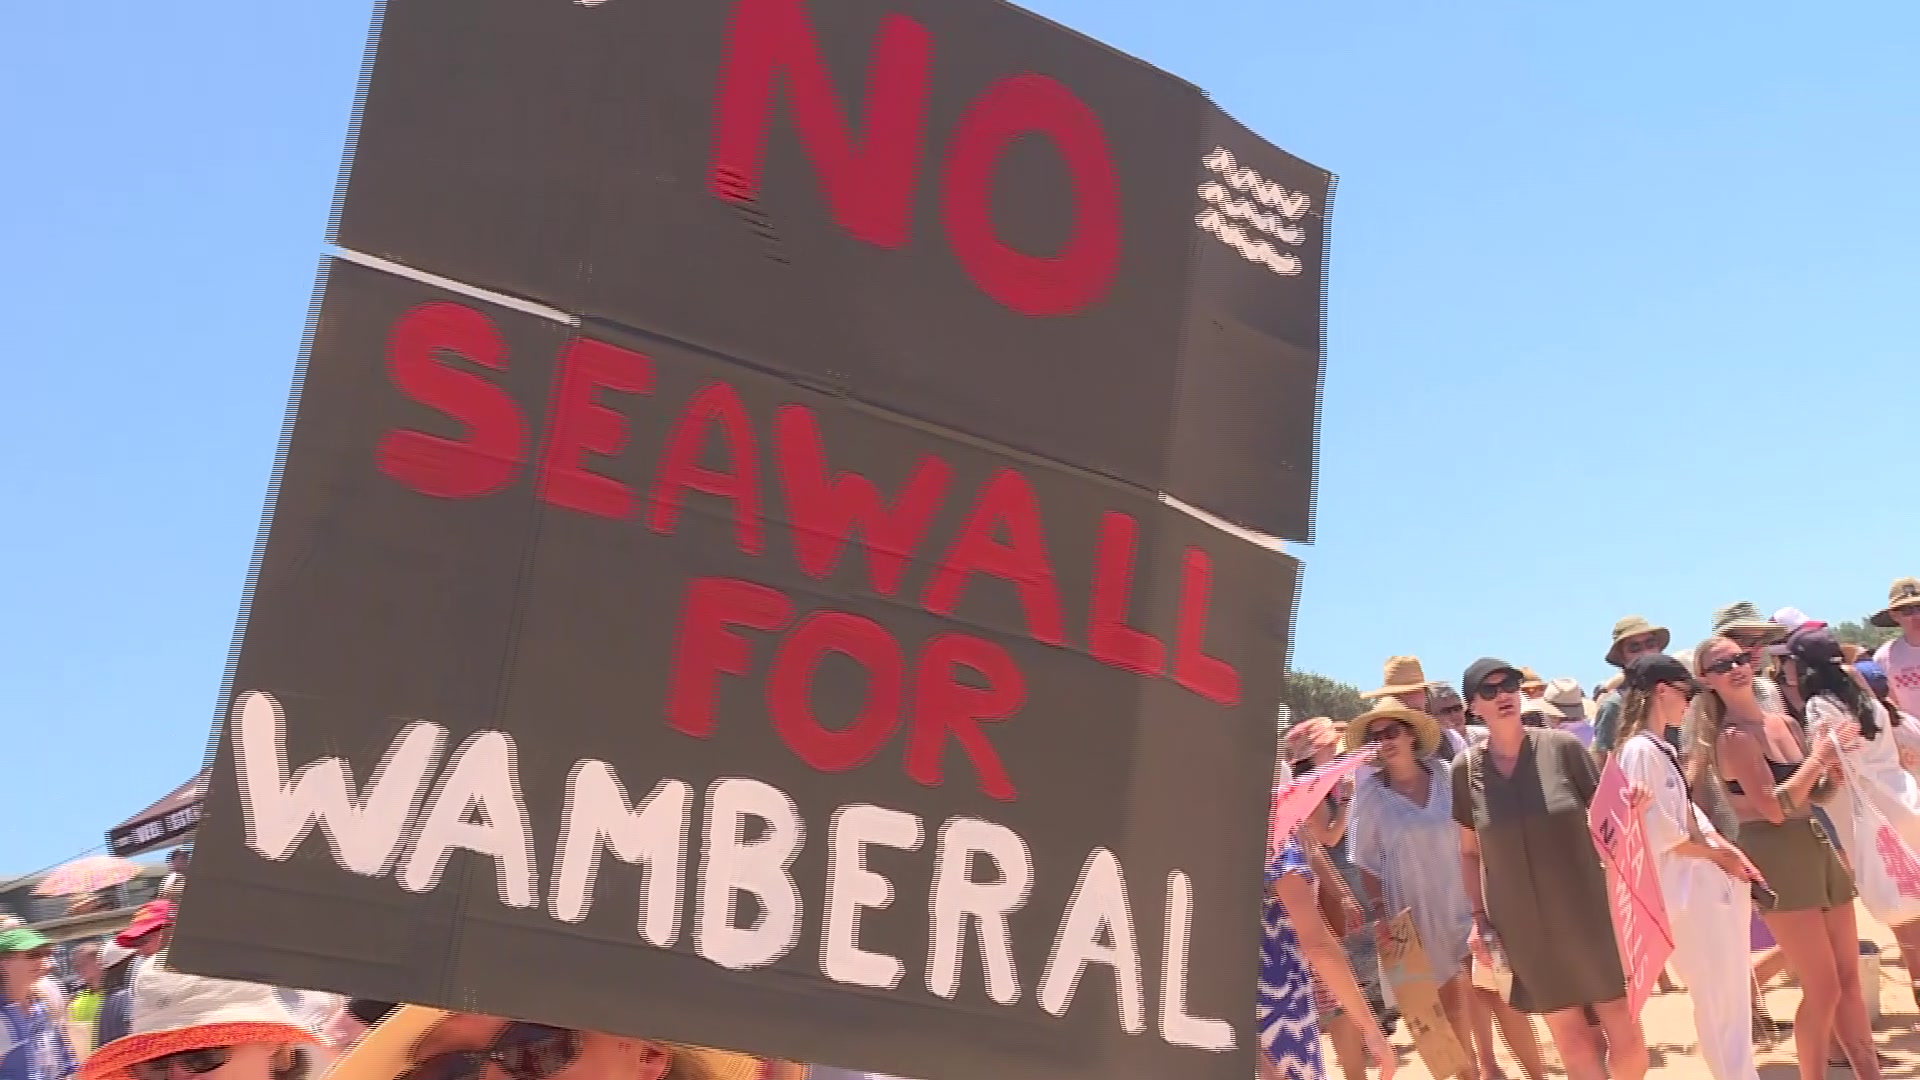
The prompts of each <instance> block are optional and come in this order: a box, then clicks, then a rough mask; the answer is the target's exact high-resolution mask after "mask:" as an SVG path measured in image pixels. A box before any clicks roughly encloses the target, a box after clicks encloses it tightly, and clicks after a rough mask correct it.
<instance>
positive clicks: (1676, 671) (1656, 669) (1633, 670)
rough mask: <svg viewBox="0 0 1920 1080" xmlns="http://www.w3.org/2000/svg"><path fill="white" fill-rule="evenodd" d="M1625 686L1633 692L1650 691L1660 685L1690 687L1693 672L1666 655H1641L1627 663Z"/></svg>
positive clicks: (1692, 683)
mask: <svg viewBox="0 0 1920 1080" xmlns="http://www.w3.org/2000/svg"><path fill="white" fill-rule="evenodd" d="M1625 670H1626V673H1627V677H1626V684H1627V685H1628V686H1629V687H1632V688H1633V689H1635V690H1652V689H1653V688H1654V687H1656V686H1658V685H1660V684H1661V683H1680V684H1682V685H1684V686H1692V685H1694V682H1693V672H1691V671H1688V670H1687V665H1685V664H1683V663H1681V662H1680V661H1678V660H1675V659H1674V658H1673V657H1671V656H1668V655H1667V654H1666V653H1641V654H1640V655H1639V656H1636V657H1634V658H1633V659H1632V660H1629V661H1627V666H1626V668H1625Z"/></svg>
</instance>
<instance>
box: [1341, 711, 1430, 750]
mask: <svg viewBox="0 0 1920 1080" xmlns="http://www.w3.org/2000/svg"><path fill="white" fill-rule="evenodd" d="M1380 720H1398V721H1400V722H1401V723H1403V724H1405V725H1407V726H1408V727H1410V728H1412V729H1413V752H1414V755H1415V756H1417V757H1432V756H1433V755H1434V754H1435V753H1436V752H1438V751H1439V749H1440V721H1438V720H1435V719H1434V718H1433V717H1431V716H1428V715H1427V714H1426V713H1423V712H1421V711H1420V710H1419V709H1409V708H1407V707H1406V706H1405V705H1402V704H1401V703H1400V699H1398V698H1395V697H1384V698H1381V699H1380V700H1378V701H1376V702H1374V703H1373V706H1372V707H1371V708H1369V709H1368V710H1367V711H1366V712H1363V713H1361V714H1360V715H1359V716H1356V717H1354V718H1353V719H1351V720H1349V721H1347V737H1346V738H1345V739H1344V740H1343V741H1342V745H1343V746H1344V747H1345V748H1346V749H1347V750H1350V751H1351V750H1358V749H1360V747H1362V746H1364V745H1366V741H1367V729H1368V728H1369V727H1372V726H1373V724H1374V723H1375V722H1376V721H1380Z"/></svg>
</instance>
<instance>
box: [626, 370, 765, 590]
mask: <svg viewBox="0 0 1920 1080" xmlns="http://www.w3.org/2000/svg"><path fill="white" fill-rule="evenodd" d="M709 428H711V429H713V430H715V431H716V432H718V433H719V435H720V440H721V442H723V443H724V444H726V447H727V455H728V457H730V458H731V459H732V461H731V464H732V466H733V471H731V472H727V471H723V470H720V469H709V468H707V467H706V466H704V465H702V464H700V458H701V451H703V450H705V449H706V447H705V446H704V445H703V444H704V443H705V441H706V434H707V431H708V429H709ZM683 491H704V492H706V493H707V494H709V495H718V496H720V497H721V498H724V499H732V500H733V513H734V541H735V542H736V543H738V544H739V545H740V550H741V551H744V552H746V553H747V554H749V555H758V554H759V553H760V468H759V463H758V461H757V460H756V458H755V455H754V452H753V428H752V427H751V426H750V425H749V424H748V422H747V407H746V406H745V405H744V404H742V403H741V401H740V393H739V391H737V390H735V389H734V388H733V387H731V386H728V385H727V384H726V383H723V382H710V383H708V384H707V385H706V386H704V387H702V388H701V390H700V392H699V393H698V394H695V395H694V396H693V400H691V401H689V402H687V407H686V408H685V409H683V410H681V412H680V416H679V418H678V419H676V420H675V421H674V424H673V431H672V432H671V433H670V434H668V436H667V448H666V453H665V455H664V456H663V458H662V460H661V462H660V472H659V475H657V476H656V477H655V478H654V482H653V495H652V497H651V498H650V500H649V506H648V510H647V527H648V528H650V529H652V530H653V531H654V532H657V533H670V532H672V531H673V526H674V522H675V521H676V520H678V518H679V514H680V493H681V492H683Z"/></svg>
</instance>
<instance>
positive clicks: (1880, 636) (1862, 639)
mask: <svg viewBox="0 0 1920 1080" xmlns="http://www.w3.org/2000/svg"><path fill="white" fill-rule="evenodd" d="M1833 636H1834V637H1836V638H1839V639H1840V640H1841V641H1843V642H1845V643H1846V644H1848V645H1858V646H1860V647H1861V648H1863V649H1866V650H1868V651H1869V652H1871V651H1872V650H1874V649H1877V648H1879V647H1880V646H1882V645H1884V644H1886V643H1887V642H1889V641H1891V640H1893V639H1894V638H1896V637H1899V636H1900V631H1898V630H1895V629H1892V628H1890V627H1880V626H1875V625H1873V624H1872V623H1870V622H1868V621H1867V620H1866V619H1861V620H1860V621H1859V622H1843V623H1841V624H1840V625H1838V626H1836V627H1834V628H1833Z"/></svg>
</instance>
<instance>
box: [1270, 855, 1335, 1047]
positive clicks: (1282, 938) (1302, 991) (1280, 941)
mask: <svg viewBox="0 0 1920 1080" xmlns="http://www.w3.org/2000/svg"><path fill="white" fill-rule="evenodd" d="M1282 874H1299V875H1301V876H1303V877H1305V878H1307V879H1308V881H1309V882H1311V881H1312V879H1313V871H1312V870H1310V869H1309V868H1308V866H1307V856H1306V853H1305V852H1304V851H1302V850H1301V848H1300V841H1299V840H1298V839H1296V838H1294V837H1291V836H1290V837H1288V838H1287V842H1286V844H1285V845H1284V846H1282V847H1281V849H1280V851H1279V853H1278V854H1277V855H1275V856H1274V857H1273V859H1272V860H1271V861H1270V862H1268V863H1267V890H1266V897H1265V901H1264V903H1263V905H1262V908H1261V919H1260V921H1261V930H1262V933H1261V939H1260V997H1259V1005H1258V1010H1257V1019H1258V1021H1259V1025H1260V1045H1261V1046H1262V1047H1263V1048H1264V1049H1265V1050H1266V1052H1267V1055H1268V1056H1269V1057H1271V1058H1272V1059H1273V1063H1274V1064H1275V1065H1277V1066H1279V1070H1280V1075H1281V1076H1282V1077H1284V1078H1286V1080H1322V1078H1323V1077H1325V1076H1326V1068H1325V1065H1324V1063H1323V1062H1322V1059H1321V1055H1320V1023H1319V1015H1318V1013H1316V1012H1315V1011H1314V1006H1313V979H1312V976H1311V973H1310V969H1309V968H1308V967H1307V960H1306V957H1305V956H1304V955H1302V954H1301V952H1300V939H1299V937H1297V936H1296V935H1295V934H1294V932H1293V924H1292V923H1291V922H1289V921H1288V919H1287V912H1286V908H1284V907H1282V906H1281V904H1280V901H1279V899H1278V898H1277V897H1275V896H1274V895H1273V883H1274V882H1276V881H1278V880H1280V877H1281V875H1282Z"/></svg>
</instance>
